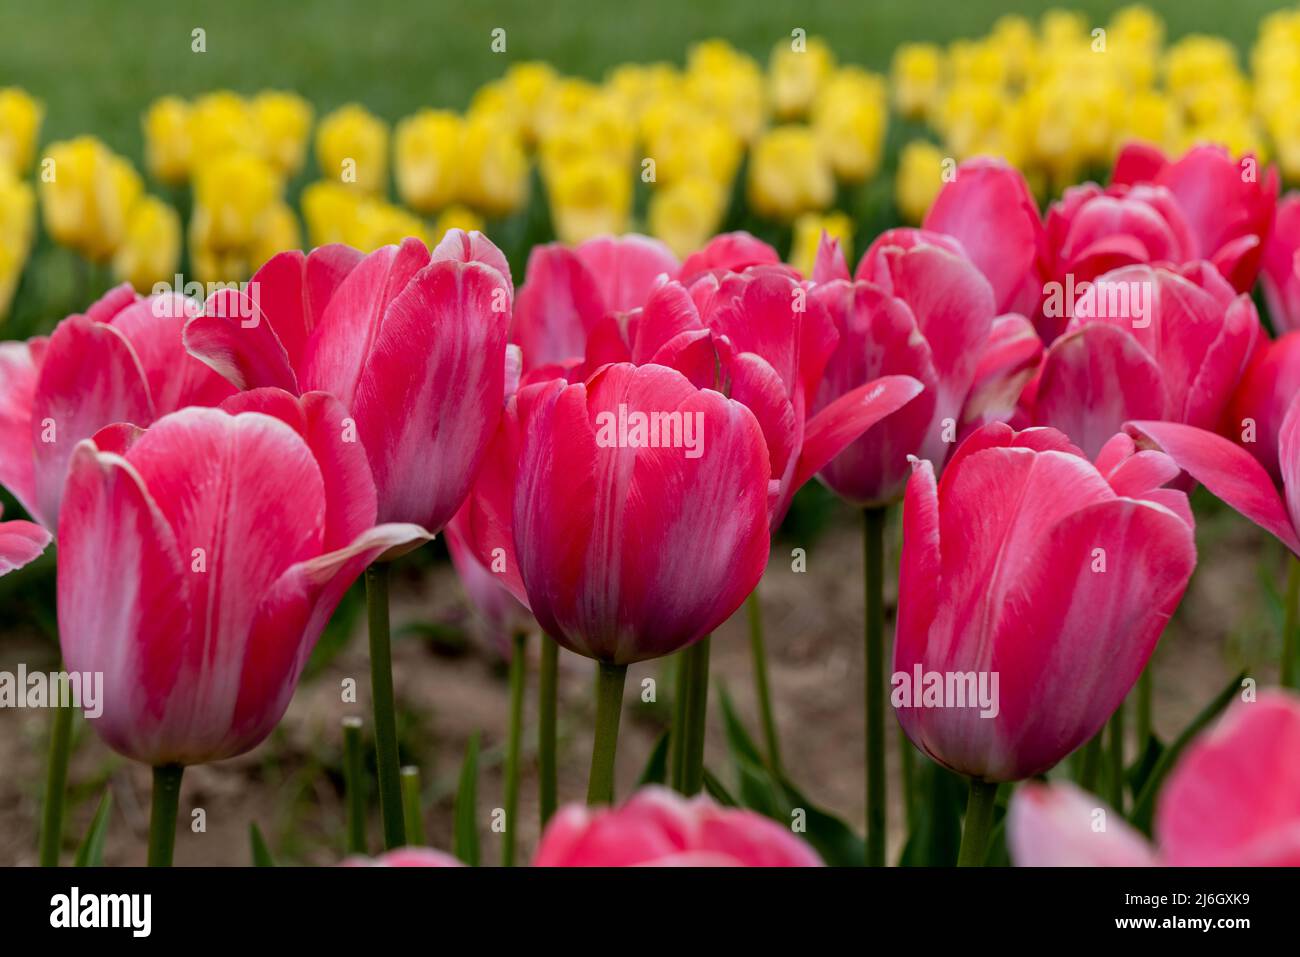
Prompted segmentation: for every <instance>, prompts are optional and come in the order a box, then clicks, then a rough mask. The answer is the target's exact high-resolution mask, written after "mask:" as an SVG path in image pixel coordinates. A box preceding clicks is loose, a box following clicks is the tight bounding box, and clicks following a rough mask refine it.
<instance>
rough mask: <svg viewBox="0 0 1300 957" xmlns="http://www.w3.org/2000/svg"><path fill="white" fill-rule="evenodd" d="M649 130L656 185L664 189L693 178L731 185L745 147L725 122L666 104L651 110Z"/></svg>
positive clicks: (647, 121) (649, 152)
mask: <svg viewBox="0 0 1300 957" xmlns="http://www.w3.org/2000/svg"><path fill="white" fill-rule="evenodd" d="M645 126H646V127H647V131H646V133H645V134H644V136H645V150H646V158H648V159H652V160H654V164H655V165H654V173H655V175H654V182H655V183H657V184H658V185H659V186H660V187H664V186H669V185H672V184H673V183H676V182H678V181H679V180H681V179H684V178H686V177H693V176H702V177H705V178H707V179H711V180H713V181H714V182H715V183H718V184H720V185H726V186H729V185H730V184H731V181H732V179H733V177H734V176H735V175H736V169H737V168H738V167H739V166H740V159H741V155H742V152H743V148H744V147H743V145H742V144H741V142H740V139H739V138H738V137H737V136H736V134H735V133H734V132H733V131H732V129H731V127H730V126H728V125H727V124H726V123H725V122H723V121H722V120H721V119H719V118H718V117H716V116H707V115H701V114H700V113H699V112H698V111H697V110H693V109H691V108H690V107H689V106H687V105H686V104H683V103H681V102H680V101H677V102H669V101H667V100H664V101H661V102H657V103H655V104H654V105H653V106H651V107H650V108H648V110H647V113H646V116H645Z"/></svg>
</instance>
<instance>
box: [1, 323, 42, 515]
mask: <svg viewBox="0 0 1300 957" xmlns="http://www.w3.org/2000/svg"><path fill="white" fill-rule="evenodd" d="M46 342H47V340H46V339H44V338H37V339H32V340H30V341H28V342H0V485H3V486H4V487H5V488H6V489H8V490H9V493H10V494H11V495H13V497H14V498H16V499H18V501H19V503H20V504H21V505H22V507H23V508H25V509H26V510H27V511H28V513H29V514H30V515H32V517H34V518H38V517H39V516H38V515H37V502H36V499H37V496H36V463H35V458H34V451H35V450H34V447H33V436H32V408H33V406H34V405H35V402H36V383H37V380H38V379H39V378H40V369H41V363H42V362H43V361H44V358H45V348H46Z"/></svg>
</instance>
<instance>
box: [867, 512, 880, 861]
mask: <svg viewBox="0 0 1300 957" xmlns="http://www.w3.org/2000/svg"><path fill="white" fill-rule="evenodd" d="M862 518H863V527H862V553H863V565H864V576H863V587H864V588H865V603H866V629H865V651H866V661H865V668H864V676H863V681H864V687H863V698H864V704H865V706H866V735H867V740H866V761H867V864H868V866H871V867H883V866H884V865H885V595H884V591H885V509H884V508H867V509H863V511H862Z"/></svg>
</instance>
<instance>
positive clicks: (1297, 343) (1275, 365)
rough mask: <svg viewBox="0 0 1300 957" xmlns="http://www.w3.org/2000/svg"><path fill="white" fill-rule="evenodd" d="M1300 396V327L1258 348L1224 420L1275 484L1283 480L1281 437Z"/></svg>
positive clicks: (1234, 394) (1228, 430) (1231, 432)
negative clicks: (1280, 456) (1293, 406)
mask: <svg viewBox="0 0 1300 957" xmlns="http://www.w3.org/2000/svg"><path fill="white" fill-rule="evenodd" d="M1297 395H1300V329H1298V330H1296V331H1295V332H1289V333H1287V334H1286V335H1284V336H1282V337H1281V338H1279V339H1276V340H1274V341H1272V342H1265V343H1264V344H1263V345H1262V347H1261V348H1259V349H1257V350H1256V351H1255V357H1254V358H1253V359H1252V360H1251V363H1250V365H1249V366H1248V367H1247V368H1246V372H1245V374H1244V375H1243V376H1242V377H1241V382H1239V383H1238V384H1237V391H1236V392H1235V393H1233V396H1232V403H1231V405H1230V406H1229V409H1228V415H1227V420H1226V422H1225V423H1224V425H1225V432H1226V434H1228V435H1230V436H1233V437H1234V438H1236V439H1237V441H1238V442H1240V443H1241V445H1242V446H1243V447H1244V448H1246V449H1247V450H1249V451H1250V452H1251V453H1253V454H1254V456H1255V458H1257V459H1259V461H1260V464H1262V465H1263V466H1264V468H1266V469H1267V470H1268V474H1269V476H1270V477H1271V478H1272V479H1273V482H1274V483H1275V484H1280V483H1281V481H1282V468H1281V463H1280V461H1279V459H1278V447H1277V441H1278V436H1279V435H1280V433H1281V431H1282V422H1283V420H1284V419H1285V418H1286V413H1287V409H1288V408H1290V406H1291V403H1292V401H1293V400H1294V399H1295V397H1296V396H1297Z"/></svg>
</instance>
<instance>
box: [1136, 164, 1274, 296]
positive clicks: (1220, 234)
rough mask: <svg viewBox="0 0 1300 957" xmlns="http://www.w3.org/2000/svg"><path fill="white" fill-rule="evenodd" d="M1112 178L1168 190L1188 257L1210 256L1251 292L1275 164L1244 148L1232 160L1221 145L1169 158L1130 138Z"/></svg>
mask: <svg viewBox="0 0 1300 957" xmlns="http://www.w3.org/2000/svg"><path fill="white" fill-rule="evenodd" d="M1111 183H1112V185H1118V186H1130V187H1133V186H1137V185H1138V184H1146V183H1149V184H1151V185H1153V186H1156V187H1162V188H1164V189H1166V190H1168V191H1169V193H1170V194H1171V195H1172V196H1173V199H1174V202H1175V203H1176V204H1177V205H1178V209H1179V211H1180V212H1181V213H1182V218H1183V220H1184V221H1185V222H1186V224H1187V226H1188V229H1189V230H1190V232H1191V238H1192V240H1193V247H1192V248H1191V249H1190V250H1189V252H1190V255H1189V256H1188V258H1189V259H1205V260H1209V261H1210V262H1211V263H1213V265H1214V267H1215V268H1216V269H1217V270H1218V271H1219V273H1220V275H1222V276H1223V278H1224V279H1226V280H1227V281H1228V283H1229V284H1230V285H1231V286H1232V287H1233V288H1234V289H1235V290H1236V291H1237V292H1250V289H1251V287H1252V286H1253V285H1254V284H1255V277H1256V275H1258V273H1259V269H1260V265H1261V262H1262V259H1263V255H1264V247H1265V243H1266V242H1267V240H1268V236H1269V232H1270V230H1271V229H1272V226H1273V213H1274V206H1275V204H1276V203H1277V193H1278V177H1277V169H1276V168H1275V167H1272V166H1270V167H1269V168H1268V169H1267V170H1266V171H1261V170H1260V169H1259V163H1258V161H1257V160H1256V158H1255V157H1254V155H1253V154H1249V153H1248V154H1246V155H1245V156H1243V157H1242V158H1241V159H1240V160H1237V161H1234V160H1233V158H1232V157H1231V156H1230V155H1229V153H1228V151H1227V150H1226V149H1224V148H1223V147H1222V146H1212V145H1202V146H1194V147H1192V148H1191V149H1189V150H1188V151H1187V152H1186V153H1184V154H1183V155H1182V157H1181V158H1180V159H1178V160H1176V161H1174V162H1170V161H1169V160H1168V159H1166V158H1165V156H1164V154H1162V153H1161V152H1160V151H1159V150H1157V149H1155V148H1154V147H1152V146H1147V145H1144V144H1133V145H1130V146H1127V147H1125V148H1124V149H1123V150H1121V151H1120V155H1119V157H1118V158H1117V159H1116V160H1115V170H1114V172H1113V173H1112V175H1111Z"/></svg>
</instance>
